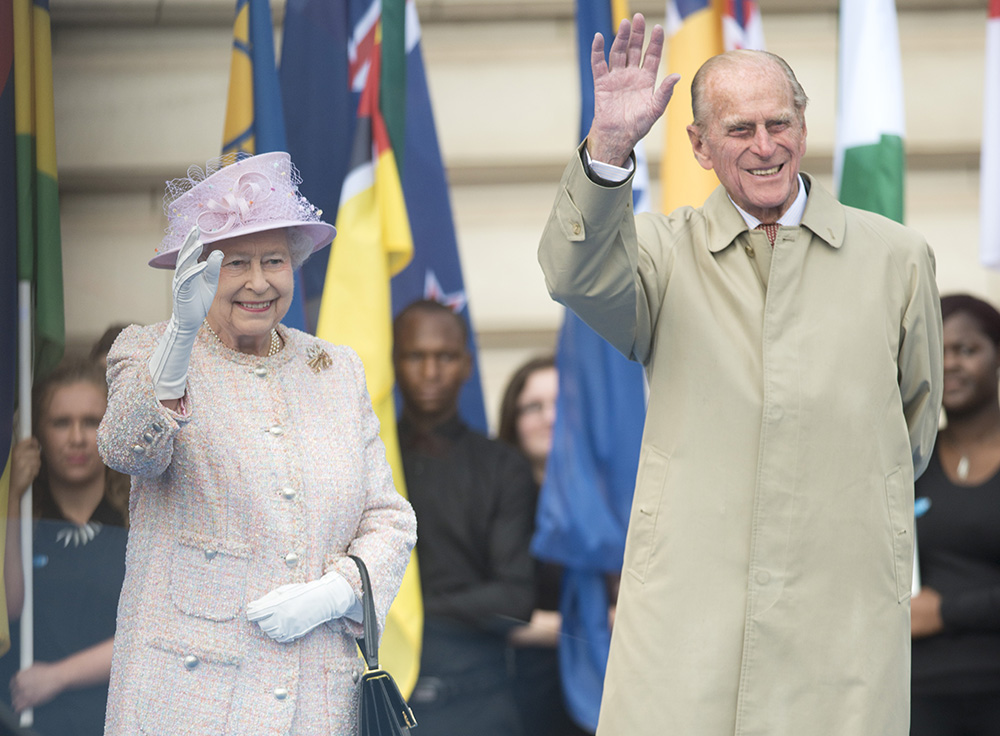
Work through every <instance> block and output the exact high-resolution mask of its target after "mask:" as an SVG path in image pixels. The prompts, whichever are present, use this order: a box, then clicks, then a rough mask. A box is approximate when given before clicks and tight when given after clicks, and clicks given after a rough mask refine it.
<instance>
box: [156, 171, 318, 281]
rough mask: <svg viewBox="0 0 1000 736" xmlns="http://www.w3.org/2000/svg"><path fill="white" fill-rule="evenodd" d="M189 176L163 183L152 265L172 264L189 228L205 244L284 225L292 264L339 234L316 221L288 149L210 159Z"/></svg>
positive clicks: (296, 263) (165, 265) (298, 264)
mask: <svg viewBox="0 0 1000 736" xmlns="http://www.w3.org/2000/svg"><path fill="white" fill-rule="evenodd" d="M187 174H188V175H187V176H186V177H183V178H181V179H174V180H172V181H168V182H167V191H166V194H164V195H163V211H164V212H165V213H166V215H167V229H166V233H167V234H166V236H164V238H163V241H162V242H161V243H160V246H159V247H158V248H157V249H156V255H155V256H153V258H152V259H151V260H150V261H149V265H150V266H153V267H154V268H173V267H174V266H175V265H176V262H177V252H178V251H179V250H180V247H181V245H182V244H183V243H184V241H185V239H186V238H187V235H188V233H189V232H191V228H193V227H197V228H198V229H199V231H200V233H199V236H198V237H199V239H200V240H201V242H202V243H204V244H205V245H208V244H210V243H217V242H219V241H222V240H228V239H229V238H235V237H238V236H240V235H247V234H249V233H259V232H264V231H265V230H280V229H283V228H287V229H288V232H289V239H288V242H289V249H290V251H291V257H292V265H293V266H294V267H296V268H298V266H300V265H301V264H302V262H303V261H304V260H305V259H306V258H308V257H309V255H310V254H311V253H314V252H315V251H317V250H319V249H320V248H322V247H324V246H326V245H328V244H329V243H330V242H331V241H332V240H333V238H334V236H335V235H336V234H337V230H336V229H335V228H334V227H333V225H330V224H329V223H326V222H323V221H322V220H321V219H320V216H321V215H322V214H323V211H322V210H318V209H316V208H315V207H314V206H313V205H311V204H309V201H308V200H307V199H306V198H305V197H303V196H302V195H301V194H299V189H298V187H299V184H301V183H302V177H300V176H299V172H298V169H296V168H295V166H294V165H293V164H292V160H291V157H290V156H289V155H288V154H287V153H283V152H273V153H261V154H258V155H256V156H244V157H243V158H238V156H237V155H236V154H227V155H225V156H220V157H218V158H215V159H212V160H211V161H209V162H208V163H207V164H206V165H205V169H204V170H202V169H201V168H200V167H198V166H192V167H191V168H189V169H188V172H187ZM206 250H207V249H206Z"/></svg>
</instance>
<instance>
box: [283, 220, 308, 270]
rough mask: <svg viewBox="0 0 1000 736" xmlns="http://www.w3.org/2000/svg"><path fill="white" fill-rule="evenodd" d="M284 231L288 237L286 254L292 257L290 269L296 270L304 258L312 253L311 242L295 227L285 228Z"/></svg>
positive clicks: (304, 260)
mask: <svg viewBox="0 0 1000 736" xmlns="http://www.w3.org/2000/svg"><path fill="white" fill-rule="evenodd" d="M285 233H286V234H287V237H288V254H289V256H290V257H291V259H292V270H293V271H298V270H299V268H301V267H302V264H303V263H305V262H306V259H307V258H309V256H311V255H312V252H313V242H312V240H311V239H310V238H309V236H308V235H306V234H305V233H304V232H302V231H301V230H299V229H298V228H297V227H290V228H288V229H287V230H285Z"/></svg>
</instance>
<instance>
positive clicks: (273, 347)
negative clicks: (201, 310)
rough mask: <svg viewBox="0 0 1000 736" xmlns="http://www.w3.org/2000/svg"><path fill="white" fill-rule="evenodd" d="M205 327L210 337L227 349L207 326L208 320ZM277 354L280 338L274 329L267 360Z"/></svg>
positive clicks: (279, 347)
mask: <svg viewBox="0 0 1000 736" xmlns="http://www.w3.org/2000/svg"><path fill="white" fill-rule="evenodd" d="M205 327H207V328H208V331H209V332H211V333H212V336H213V337H214V338H215V339H216V340H218V342H219V344H220V345H222V346H223V347H227V348H228V347H229V346H228V345H226V343H224V342H222V338H221V337H219V336H218V335H217V334H216V332H215V330H213V329H212V325H210V324H208V320H207V319H206V320H205ZM229 349H230V350H232V348H229ZM236 352H240V351H236ZM279 352H281V338H280V337H278V331H277V330H275V329H272V330H271V347H270V348H268V351H267V357H268V358H273V357H274V356H275V355H277V354H278V353H279Z"/></svg>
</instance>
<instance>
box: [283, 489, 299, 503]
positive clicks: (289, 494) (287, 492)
mask: <svg viewBox="0 0 1000 736" xmlns="http://www.w3.org/2000/svg"><path fill="white" fill-rule="evenodd" d="M297 493H298V491H296V490H295V489H294V488H282V489H281V495H282V497H283V498H284V499H285V500H286V501H291V500H292V499H294V498H295V495H296V494H297Z"/></svg>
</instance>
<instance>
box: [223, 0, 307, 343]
mask: <svg viewBox="0 0 1000 736" xmlns="http://www.w3.org/2000/svg"><path fill="white" fill-rule="evenodd" d="M286 147H287V143H286V140H285V117H284V113H283V112H282V107H281V86H280V84H279V82H278V69H277V67H276V66H275V62H274V28H273V26H272V25H271V5H270V2H269V0H236V20H235V21H234V22H233V53H232V61H231V64H230V68H229V96H228V100H227V102H226V120H225V124H224V126H223V132H222V153H223V155H225V154H237V155H239V154H246V155H250V156H252V155H253V154H256V153H268V152H270V151H284V150H286ZM282 322H283V323H284V324H285V325H287V326H288V327H294V328H296V329H299V330H306V329H307V325H306V311H305V298H304V296H303V282H302V278H301V275H300V273H296V274H295V290H294V292H293V294H292V303H291V305H289V307H288V312H287V313H286V314H285V316H284V318H283V319H282Z"/></svg>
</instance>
